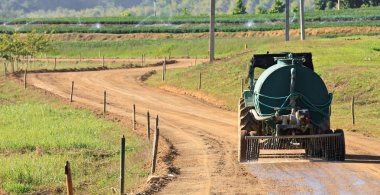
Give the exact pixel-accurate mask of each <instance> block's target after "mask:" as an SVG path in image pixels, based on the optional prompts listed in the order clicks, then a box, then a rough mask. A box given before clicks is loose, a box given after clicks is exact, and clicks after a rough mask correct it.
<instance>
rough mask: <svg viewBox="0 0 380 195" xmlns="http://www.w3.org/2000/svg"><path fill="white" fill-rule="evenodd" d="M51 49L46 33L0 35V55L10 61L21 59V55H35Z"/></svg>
mask: <svg viewBox="0 0 380 195" xmlns="http://www.w3.org/2000/svg"><path fill="white" fill-rule="evenodd" d="M48 49H49V41H48V40H47V39H46V37H45V35H43V34H38V33H36V31H34V30H31V32H30V33H29V34H28V35H27V36H26V37H25V36H24V37H21V36H20V34H19V33H17V32H16V33H13V34H5V33H4V34H1V35H0V51H1V53H0V57H1V58H4V59H6V60H8V61H15V60H20V58H21V57H26V56H35V55H37V54H40V53H42V52H45V51H47V50H48Z"/></svg>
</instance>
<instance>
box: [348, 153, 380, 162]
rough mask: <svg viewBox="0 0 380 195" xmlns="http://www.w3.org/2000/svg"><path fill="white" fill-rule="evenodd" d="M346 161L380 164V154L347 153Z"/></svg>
mask: <svg viewBox="0 0 380 195" xmlns="http://www.w3.org/2000/svg"><path fill="white" fill-rule="evenodd" d="M344 162H345V163H366V164H380V156H372V155H361V154H347V155H346V160H345V161H344Z"/></svg>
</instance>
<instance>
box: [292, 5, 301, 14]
mask: <svg viewBox="0 0 380 195" xmlns="http://www.w3.org/2000/svg"><path fill="white" fill-rule="evenodd" d="M291 10H292V13H296V14H297V13H298V12H299V11H300V10H299V7H298V4H296V3H295V4H293V6H292V8H291Z"/></svg>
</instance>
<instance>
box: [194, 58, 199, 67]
mask: <svg viewBox="0 0 380 195" xmlns="http://www.w3.org/2000/svg"><path fill="white" fill-rule="evenodd" d="M197 59H198V57H197V56H195V64H194V66H195V67H197Z"/></svg>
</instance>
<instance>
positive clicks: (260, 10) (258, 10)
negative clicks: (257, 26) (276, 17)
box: [255, 5, 268, 14]
mask: <svg viewBox="0 0 380 195" xmlns="http://www.w3.org/2000/svg"><path fill="white" fill-rule="evenodd" d="M255 13H256V14H267V13H268V10H267V9H266V8H265V7H264V6H262V5H258V6H256V8H255Z"/></svg>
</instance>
